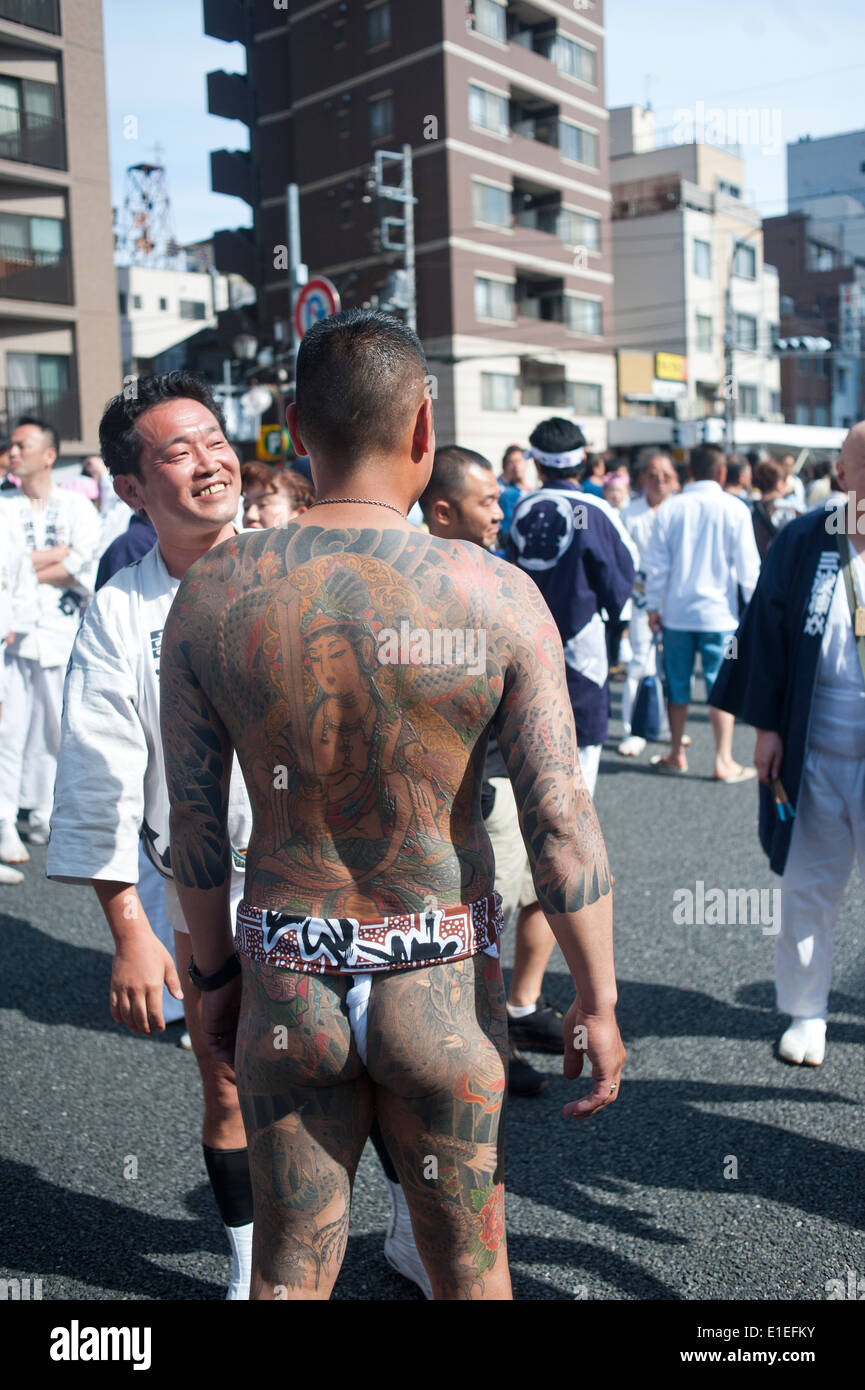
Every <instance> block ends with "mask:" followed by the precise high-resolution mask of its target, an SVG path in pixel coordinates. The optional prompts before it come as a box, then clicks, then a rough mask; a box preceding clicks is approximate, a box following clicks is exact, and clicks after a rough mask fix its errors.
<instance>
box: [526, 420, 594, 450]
mask: <svg viewBox="0 0 865 1390" xmlns="http://www.w3.org/2000/svg"><path fill="white" fill-rule="evenodd" d="M529 443H530V444H531V446H532V448H533V449H540V451H541V453H542V454H568V453H570V451H571V449H585V447H586V436H585V435H584V434H583V431H582V430H581V429H580V427H579V425H575V424H574V422H573V420H565V419H564V417H563V416H561V415H553V416H552V417H551V418H550V419H549V420H542V421H541V423H540V424H539V425H535V428H534V429H533V430H532V432H531V434H530V435H529Z"/></svg>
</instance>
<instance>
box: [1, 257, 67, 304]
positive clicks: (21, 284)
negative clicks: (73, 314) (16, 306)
mask: <svg viewBox="0 0 865 1390" xmlns="http://www.w3.org/2000/svg"><path fill="white" fill-rule="evenodd" d="M0 299H33V300H37V301H41V302H42V303H45V304H71V303H72V263H71V261H70V259H69V256H68V255H66V253H65V252H61V253H59V254H58V253H57V252H54V251H33V250H25V249H22V248H21V247H17V246H3V245H0Z"/></svg>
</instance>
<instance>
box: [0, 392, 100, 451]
mask: <svg viewBox="0 0 865 1390" xmlns="http://www.w3.org/2000/svg"><path fill="white" fill-rule="evenodd" d="M22 415H35V416H36V418H37V419H39V420H44V421H45V423H46V424H47V425H53V426H54V428H55V429H56V431H57V433H58V434H59V435H60V438H61V439H80V438H81V416H80V413H79V410H78V393H77V391H72V390H68V391H43V390H39V389H38V388H36V387H29V386H16V387H12V386H0V431H2V433H3V434H4V435H6V436H7V437H8V436H9V435H10V434H11V432H12V430H13V429H14V428H15V421H16V420H19V419H20V418H21V416H22Z"/></svg>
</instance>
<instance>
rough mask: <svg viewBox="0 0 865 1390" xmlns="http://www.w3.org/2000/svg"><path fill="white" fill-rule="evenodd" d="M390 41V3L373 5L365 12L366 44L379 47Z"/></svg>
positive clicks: (368, 46)
mask: <svg viewBox="0 0 865 1390" xmlns="http://www.w3.org/2000/svg"><path fill="white" fill-rule="evenodd" d="M386 43H390V5H388V4H384V5H374V6H373V8H372V9H371V10H367V12H366V46H367V48H368V49H369V48H380V47H381V46H382V45H383V44H386Z"/></svg>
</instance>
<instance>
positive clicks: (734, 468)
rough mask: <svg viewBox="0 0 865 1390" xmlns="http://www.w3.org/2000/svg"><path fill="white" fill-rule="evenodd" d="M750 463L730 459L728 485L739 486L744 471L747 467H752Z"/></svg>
mask: <svg viewBox="0 0 865 1390" xmlns="http://www.w3.org/2000/svg"><path fill="white" fill-rule="evenodd" d="M750 467H751V465H750V464H749V463H747V462H746V463H740V462H739V460H738V459H730V460H728V463H727V487H738V486H739V484H740V483H741V481H742V472H743V469H745V468H750Z"/></svg>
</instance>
